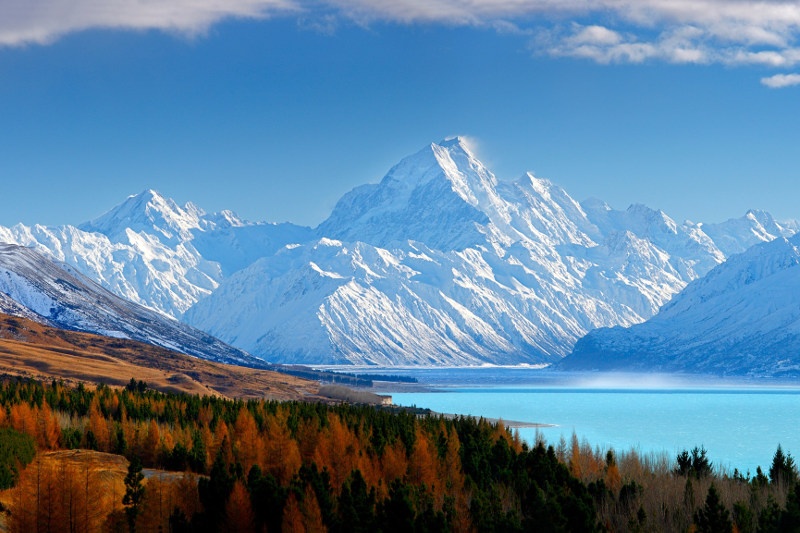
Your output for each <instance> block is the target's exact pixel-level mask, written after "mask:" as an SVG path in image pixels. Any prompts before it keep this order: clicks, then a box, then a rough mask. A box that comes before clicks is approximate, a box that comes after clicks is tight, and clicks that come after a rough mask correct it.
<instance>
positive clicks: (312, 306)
mask: <svg viewBox="0 0 800 533" xmlns="http://www.w3.org/2000/svg"><path fill="white" fill-rule="evenodd" d="M796 229H797V228H796V227H795V226H793V225H787V224H780V223H778V222H776V221H775V220H773V219H772V217H770V216H769V214H767V213H763V212H750V213H748V214H747V215H746V216H744V217H742V218H741V219H735V220H730V221H727V222H723V223H720V224H714V225H704V224H699V223H692V222H684V223H676V222H675V221H674V220H672V219H671V218H670V217H669V216H667V215H666V214H665V213H663V212H662V211H658V210H653V209H650V208H647V207H645V206H642V205H633V206H631V207H630V208H628V209H627V210H624V211H619V210H615V209H612V208H611V207H610V206H608V205H606V204H605V203H603V202H601V201H599V200H589V201H586V202H583V203H579V202H577V201H575V200H574V199H572V198H571V197H570V196H569V195H568V194H567V192H566V191H564V190H563V189H562V188H560V187H558V186H556V185H554V184H552V183H550V182H549V181H547V180H544V179H540V178H537V177H535V176H534V175H532V174H530V173H526V174H525V175H523V176H521V177H520V178H518V179H517V180H514V181H505V180H498V179H497V178H496V177H495V176H494V175H493V174H492V173H491V172H490V171H489V170H488V169H487V168H486V167H485V166H484V165H483V164H482V163H481V162H480V161H479V160H478V159H477V158H476V157H475V156H474V154H472V153H471V152H470V150H469V148H468V146H467V144H466V143H465V142H464V141H463V140H462V139H460V138H454V139H449V140H446V141H442V142H440V143H433V144H431V145H429V146H426V147H425V148H424V149H422V150H421V151H419V152H418V153H416V154H414V155H411V156H409V157H407V158H405V159H403V160H402V161H401V162H400V163H398V164H397V165H396V166H395V167H394V168H392V169H391V170H390V171H389V173H388V174H387V175H386V176H385V177H384V178H383V179H382V180H381V181H380V182H379V183H376V184H368V185H363V186H360V187H357V188H355V189H354V190H353V191H351V192H349V193H348V194H346V195H345V196H344V197H343V198H342V199H341V200H340V201H339V202H338V204H337V205H336V207H335V208H334V210H333V212H332V213H331V215H330V217H329V218H328V219H327V220H325V221H324V222H323V223H322V224H320V225H319V226H318V227H317V228H315V229H312V228H306V227H302V226H296V225H293V224H288V223H285V224H268V223H252V222H248V221H244V220H241V219H240V218H238V217H237V216H236V215H235V214H233V213H231V212H228V211H225V212H222V213H216V214H207V213H204V212H203V211H202V210H200V209H199V208H197V207H196V206H194V205H192V204H191V203H189V204H186V205H184V206H179V205H178V204H176V203H175V202H174V201H172V200H170V199H167V198H164V197H162V196H161V195H159V194H158V193H156V192H155V191H145V192H143V193H141V194H139V195H135V196H132V197H130V198H128V199H127V200H126V201H125V202H124V203H122V204H121V205H119V206H117V207H115V208H114V209H112V210H111V211H109V212H108V213H106V214H105V215H103V216H101V217H100V218H98V219H96V220H93V221H91V222H87V223H85V224H82V225H80V226H79V227H74V226H60V227H44V226H38V225H37V226H33V227H27V226H23V225H17V226H14V227H12V228H2V227H0V242H7V243H14V244H18V245H21V246H26V247H30V248H32V249H35V250H37V251H39V252H41V253H43V254H45V255H48V256H49V257H51V258H52V259H55V260H57V261H59V262H63V263H66V264H68V265H70V266H71V267H72V268H73V269H74V271H75V272H78V271H79V272H81V273H82V274H84V275H85V276H87V277H89V278H91V279H93V280H94V281H96V282H97V283H98V284H100V285H101V286H103V287H105V288H106V289H108V290H109V291H111V292H113V293H114V294H116V295H118V296H120V297H122V298H125V299H127V300H130V301H132V302H135V303H137V304H141V305H143V306H146V307H149V308H150V309H153V310H155V311H157V312H158V313H161V314H162V315H166V316H169V317H172V318H176V319H180V320H182V321H183V322H185V323H186V324H189V325H191V326H193V327H196V328H198V329H201V330H203V331H205V332H208V333H209V334H211V335H214V336H216V337H218V338H220V339H222V340H223V341H225V342H227V343H229V344H231V345H233V346H236V347H237V348H240V349H242V350H245V351H247V352H250V353H251V354H253V355H255V356H257V357H259V358H262V359H265V360H268V361H270V362H291V363H318V364H323V363H324V364H330V363H338V364H350V363H353V364H381V365H474V364H485V363H492V364H519V363H528V364H543V363H552V362H556V361H559V360H560V359H561V358H562V357H564V356H565V355H567V354H568V353H570V351H571V349H572V347H573V345H574V344H575V342H576V341H577V340H578V339H579V338H581V337H582V336H583V335H585V334H586V333H587V332H589V331H590V330H592V329H595V328H598V327H609V326H631V325H633V324H637V323H640V322H642V321H643V320H646V319H648V318H650V317H651V316H653V315H654V314H655V313H656V312H657V311H658V309H659V308H660V307H661V306H662V305H663V304H665V303H667V302H668V301H669V300H670V299H671V298H672V297H673V295H675V294H676V293H678V292H679V291H680V290H681V289H683V288H684V287H685V286H686V285H687V284H688V283H689V282H691V281H693V280H696V279H698V278H699V277H701V276H703V275H704V274H706V273H707V272H709V271H710V270H711V269H713V268H714V267H716V266H717V265H719V264H721V263H722V262H723V261H725V259H726V257H728V256H729V255H730V254H732V253H739V252H742V251H744V250H745V249H747V248H748V247H749V246H751V245H753V244H757V243H761V242H765V241H770V240H773V239H775V238H776V237H789V236H791V235H793V234H794V233H795V231H796ZM3 292H5V293H6V295H10V294H11V291H7V290H5V289H3ZM0 298H4V296H2V293H0ZM12 299H13V297H12ZM15 301H16V300H15ZM23 306H24V307H27V304H23ZM9 312H11V311H9ZM37 312H38V311H37ZM43 316H48V315H47V313H44V314H43ZM108 329H111V330H113V329H114V328H108Z"/></svg>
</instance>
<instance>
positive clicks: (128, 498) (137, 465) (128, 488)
mask: <svg viewBox="0 0 800 533" xmlns="http://www.w3.org/2000/svg"><path fill="white" fill-rule="evenodd" d="M142 480H144V474H142V461H141V460H140V459H139V458H138V457H136V456H134V457H133V459H131V462H130V464H129V465H128V474H127V475H126V476H125V496H123V497H122V505H124V506H125V515H126V516H127V518H128V528H129V529H130V531H131V533H133V532H134V531H136V518H137V517H138V516H139V511H140V510H141V505H142V501H143V500H144V485H142Z"/></svg>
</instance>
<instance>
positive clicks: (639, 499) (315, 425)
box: [0, 380, 800, 533]
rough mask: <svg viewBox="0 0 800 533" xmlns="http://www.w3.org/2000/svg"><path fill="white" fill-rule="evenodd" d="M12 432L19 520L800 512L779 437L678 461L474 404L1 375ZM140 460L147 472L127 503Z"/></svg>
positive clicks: (740, 524) (576, 522)
mask: <svg viewBox="0 0 800 533" xmlns="http://www.w3.org/2000/svg"><path fill="white" fill-rule="evenodd" d="M2 428H8V429H7V430H4V429H2ZM3 431H8V432H13V433H8V434H6V433H3ZM11 435H24V436H26V437H25V438H27V439H28V440H29V441H30V443H31V445H33V443H35V446H36V449H37V450H38V453H37V455H36V456H35V457H34V458H33V460H32V461H31V457H30V456H28V457H27V459H26V461H19V462H18V463H17V464H18V465H19V469H18V470H19V471H18V472H17V471H16V470H15V472H17V474H15V476H16V477H15V476H11V477H9V479H11V480H13V481H15V482H16V483H15V487H14V488H12V489H10V490H7V491H5V492H4V493H2V494H0V500H1V501H2V504H3V506H4V507H5V508H6V510H7V511H6V513H5V520H6V524H7V525H8V527H9V529H10V530H12V531H128V530H129V526H133V527H134V528H135V529H136V530H137V531H300V532H321V531H332V532H359V531H364V532H372V531H383V532H387V533H388V532H392V531H398V532H399V531H403V532H405V531H554V532H555V531H601V530H607V531H636V530H638V531H675V530H690V529H693V528H694V529H697V528H698V527H699V528H702V527H705V525H707V524H709V523H712V522H713V523H715V524H717V523H722V524H723V525H724V524H727V523H728V522H726V521H725V520H729V521H730V524H731V527H732V528H733V527H736V528H737V530H738V531H756V530H769V529H768V527H767V526H769V525H770V524H771V525H772V526H774V527H783V525H787V524H788V525H791V524H792V523H793V522H792V520H794V518H793V516H794V515H793V514H792V513H793V512H794V513H795V514H796V515H797V521H798V524H800V497H798V496H797V493H796V491H795V484H796V481H797V476H796V469H795V467H794V463H793V461H792V459H791V456H787V455H785V454H782V452H781V454H782V455H780V456H779V457H778V458H777V459H776V463H775V465H773V468H772V469H770V475H771V476H772V477H774V478H775V481H774V482H773V481H772V480H771V479H769V478H767V476H765V475H764V474H763V473H759V475H757V476H755V477H754V478H750V477H749V476H742V475H740V474H738V473H736V475H733V476H731V475H728V474H726V473H721V472H713V471H712V469H711V468H710V465H701V464H700V463H698V465H699V466H703V468H695V469H694V470H691V469H690V470H689V471H690V472H699V473H698V474H686V473H684V472H682V471H681V470H680V468H679V467H675V466H674V465H673V463H672V461H670V460H666V459H664V458H652V457H639V456H638V455H637V454H636V453H634V452H628V453H621V454H616V453H615V452H614V451H611V450H607V451H604V450H599V449H593V448H591V447H590V446H589V445H588V443H586V442H581V441H579V440H578V439H577V437H574V438H573V439H572V441H571V442H569V443H567V442H561V443H559V444H558V445H556V446H547V445H546V444H545V443H544V442H542V441H538V442H536V443H535V444H534V445H533V446H531V447H529V446H528V445H526V444H524V443H522V442H521V441H520V439H519V437H518V436H516V435H514V434H513V433H512V432H510V431H509V430H508V429H506V428H505V427H504V426H503V425H502V424H500V423H490V422H488V421H486V420H483V419H480V420H476V419H474V418H465V417H457V418H444V417H441V416H433V415H430V414H425V413H415V412H409V411H404V410H395V411H392V410H386V409H380V408H375V407H369V406H351V405H326V404H320V403H303V402H283V403H281V402H274V401H255V400H249V401H239V400H226V399H222V398H219V397H200V396H192V395H174V394H164V393H159V392H155V391H152V390H149V389H147V387H143V386H138V385H137V386H134V387H128V388H126V389H112V388H109V387H106V386H103V385H100V386H98V387H97V388H96V389H90V388H87V387H84V386H78V387H67V386H64V385H63V384H61V383H58V382H53V383H50V384H42V383H38V382H35V381H19V380H6V381H2V382H0V441H2V440H3V439H4V438H11ZM14 438H17V437H14ZM17 440H18V438H17ZM2 444H3V442H0V448H2ZM20 449H25V447H24V446H22V447H20ZM73 450H74V451H73ZM78 450H82V451H78ZM84 450H93V451H92V452H87V451H84ZM26 453H27V452H26ZM696 455H697V457H696V460H697V461H700V460H701V459H703V458H704V456H703V455H702V454H700V453H698V454H696ZM81 457H84V458H85V457H90V458H91V460H90V461H86V460H84V461H83V462H82V461H80V460H78V459H79V458H81ZM689 457H690V460H694V459H692V458H693V457H694V455H689ZM134 458H136V461H133V463H136V464H138V462H137V461H139V460H140V461H141V462H142V464H143V466H144V469H145V470H144V471H143V473H144V479H143V480H142V484H143V488H144V490H143V498H142V499H141V501H139V500H137V502H138V503H136V506H137V507H136V512H135V513H132V512H131V505H130V501H128V505H127V506H126V507H123V500H124V497H123V496H124V494H126V492H127V493H130V486H128V487H127V488H126V486H125V483H127V484H128V485H130V484H131V483H130V481H124V479H125V477H126V470H127V469H128V468H129V467H128V460H129V459H130V460H133V459H134ZM680 460H681V459H680V456H679V463H680ZM27 461H30V464H28V465H27V467H24V468H22V466H24V463H25V462H27ZM693 465H694V463H691V462H690V466H693ZM705 466H708V468H705ZM128 475H129V476H130V472H128ZM129 479H130V478H129ZM712 484H713V486H714V487H715V489H714V491H712V493H709V491H710V490H711V488H710V487H711V486H712ZM128 500H130V498H128ZM126 509H127V512H126ZM726 513H727V514H726ZM712 519H713V520H712ZM762 526H763V527H762ZM715 527H716V526H715ZM787 527H788V526H787ZM774 530H779V529H774Z"/></svg>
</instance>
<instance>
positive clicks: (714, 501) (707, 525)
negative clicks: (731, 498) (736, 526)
mask: <svg viewBox="0 0 800 533" xmlns="http://www.w3.org/2000/svg"><path fill="white" fill-rule="evenodd" d="M694 522H695V524H696V525H697V531H698V532H699V533H731V532H732V531H733V524H732V523H731V517H730V513H729V512H728V510H727V509H726V508H725V506H724V505H723V504H722V502H721V501H720V498H719V492H717V488H716V487H715V486H714V484H713V483H712V484H711V486H710V487H709V488H708V495H707V496H706V504H705V505H704V506H703V507H702V508H701V509H698V510H697V513H695V518H694Z"/></svg>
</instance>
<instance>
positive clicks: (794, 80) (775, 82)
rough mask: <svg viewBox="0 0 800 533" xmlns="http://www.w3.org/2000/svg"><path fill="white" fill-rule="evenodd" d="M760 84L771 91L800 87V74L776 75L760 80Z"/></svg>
mask: <svg viewBox="0 0 800 533" xmlns="http://www.w3.org/2000/svg"><path fill="white" fill-rule="evenodd" d="M761 83H762V84H764V85H766V86H767V87H770V88H772V89H781V88H783V87H790V86H792V85H800V74H776V75H774V76H770V77H768V78H761Z"/></svg>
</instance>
